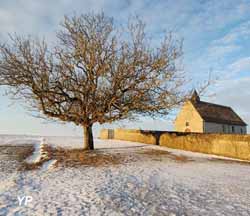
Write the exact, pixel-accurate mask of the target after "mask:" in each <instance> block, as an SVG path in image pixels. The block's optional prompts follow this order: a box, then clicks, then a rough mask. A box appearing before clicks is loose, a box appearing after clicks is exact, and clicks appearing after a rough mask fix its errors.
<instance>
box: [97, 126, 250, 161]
mask: <svg viewBox="0 0 250 216" xmlns="http://www.w3.org/2000/svg"><path fill="white" fill-rule="evenodd" d="M100 138H101V139H117V140H126V141H133V142H141V143H147V144H153V145H160V146H166V147H169V148H174V149H182V150H186V151H193V152H201V153H206V154H214V155H220V156H225V157H231V158H237V159H241V160H249V161H250V135H241V134H203V133H182V132H168V131H146V130H131V129H114V130H110V129H103V130H101V132H100Z"/></svg>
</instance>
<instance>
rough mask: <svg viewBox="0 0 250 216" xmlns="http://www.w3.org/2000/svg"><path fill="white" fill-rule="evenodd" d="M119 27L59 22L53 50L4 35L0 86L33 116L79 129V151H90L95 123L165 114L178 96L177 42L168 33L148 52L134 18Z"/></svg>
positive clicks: (103, 20)
mask: <svg viewBox="0 0 250 216" xmlns="http://www.w3.org/2000/svg"><path fill="white" fill-rule="evenodd" d="M119 29H120V28H117V27H116V25H115V24H114V22H113V19H112V18H109V17H107V16H105V15H104V14H87V15H82V16H79V17H77V16H73V17H65V18H64V21H63V23H62V30H61V31H59V32H58V33H57V38H58V41H57V45H56V46H55V47H54V48H53V49H49V48H48V46H47V44H46V43H45V41H44V40H43V41H42V40H36V39H33V38H31V37H20V36H17V35H14V36H10V39H11V41H10V42H9V43H7V44H2V45H1V47H0V53H1V59H0V85H4V86H7V87H8V90H9V91H8V93H10V94H11V95H13V96H14V98H15V99H21V100H24V101H25V103H28V105H29V106H30V107H32V108H33V110H36V111H38V114H40V113H42V114H43V116H45V117H49V118H53V119H57V120H61V121H64V122H73V123H75V124H76V125H80V126H82V127H83V129H84V149H94V145H93V135H92V126H93V124H94V123H96V122H99V123H100V124H102V123H110V122H113V121H117V120H121V119H126V118H131V119H133V118H135V117H137V116H140V115H150V116H152V117H154V116H159V115H167V114H168V113H169V111H170V110H171V109H173V108H175V107H176V106H177V105H179V104H180V103H181V102H183V100H184V99H185V93H184V92H183V85H184V79H183V73H182V71H181V70H178V69H177V67H176V63H177V62H178V61H179V60H180V57H181V56H182V43H181V41H177V40H175V39H174V38H173V37H172V35H171V34H168V35H166V37H165V38H164V39H163V41H162V42H161V44H160V45H159V47H158V48H154V47H153V46H152V45H151V43H150V40H149V39H148V37H147V34H146V33H145V25H144V24H143V23H142V22H141V21H140V20H139V19H135V21H133V22H129V24H128V26H127V27H126V29H125V28H124V29H123V31H119Z"/></svg>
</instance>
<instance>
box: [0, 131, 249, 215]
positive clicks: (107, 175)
mask: <svg viewBox="0 0 250 216" xmlns="http://www.w3.org/2000/svg"><path fill="white" fill-rule="evenodd" d="M95 143H96V148H97V150H96V151H95V152H94V153H89V154H90V155H91V157H97V158H98V157H101V156H105V157H106V158H108V157H110V158H112V159H115V161H117V163H107V164H105V163H104V164H98V165H94V164H93V165H91V164H87V165H86V164H85V165H80V166H68V165H65V164H64V163H61V162H58V161H57V160H56V159H54V158H53V159H51V160H48V161H46V162H45V163H44V164H43V165H42V166H41V167H39V168H38V169H34V170H29V171H18V167H19V166H20V163H21V162H22V160H25V161H26V162H27V163H33V162H35V161H38V160H40V159H41V158H42V157H47V154H46V152H44V150H43V148H42V147H43V144H48V145H50V146H53V147H58V146H60V147H63V148H68V149H73V148H80V147H81V145H82V140H81V138H77V137H76V138H73V137H45V138H44V139H42V138H41V137H34V136H33V137H32V136H9V135H1V136H0V215H1V216H2V215H22V216H23V215H31V216H36V215H39V216H46V215H66V216H71V215H74V216H75V215H94V216H97V215H157V216H158V215H213V216H214V215H250V164H248V163H244V162H240V161H235V160H230V159H227V158H222V157H216V156H208V155H204V154H199V153H191V152H185V151H180V150H173V149H168V148H164V147H159V146H151V145H144V144H140V143H131V142H125V141H115V140H112V141H103V140H95ZM18 146H19V147H18ZM32 146H34V147H33V148H34V152H33V155H31V156H29V157H28V158H24V159H23V158H20V157H17V155H15V153H13V152H16V151H17V150H18V151H20V150H23V149H25V147H27V151H28V147H29V148H31V147H32ZM86 157H87V155H86ZM82 160H83V161H84V158H82ZM24 196H26V197H27V196H28V197H29V198H30V197H32V200H28V201H29V202H27V203H26V204H27V205H24V204H25V202H22V203H21V205H19V204H20V203H19V200H18V199H21V198H22V197H24ZM23 201H25V198H24V199H23Z"/></svg>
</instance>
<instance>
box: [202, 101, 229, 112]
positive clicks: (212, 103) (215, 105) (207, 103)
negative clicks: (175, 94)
mask: <svg viewBox="0 0 250 216" xmlns="http://www.w3.org/2000/svg"><path fill="white" fill-rule="evenodd" d="M198 103H206V104H210V105H215V106H220V107H225V108H229V109H232V107H230V106H225V105H221V104H216V103H211V102H207V101H198ZM232 110H233V109H232Z"/></svg>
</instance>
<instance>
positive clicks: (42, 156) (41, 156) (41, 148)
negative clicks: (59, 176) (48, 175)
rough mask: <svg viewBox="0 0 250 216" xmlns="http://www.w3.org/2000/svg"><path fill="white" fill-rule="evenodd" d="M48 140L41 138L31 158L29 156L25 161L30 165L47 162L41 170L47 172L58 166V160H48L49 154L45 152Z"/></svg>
mask: <svg viewBox="0 0 250 216" xmlns="http://www.w3.org/2000/svg"><path fill="white" fill-rule="evenodd" d="M45 144H46V140H45V138H41V141H40V143H36V144H34V148H35V150H34V152H33V154H32V155H31V156H29V157H28V158H27V159H26V160H25V161H26V162H27V163H28V164H33V163H39V162H42V161H44V160H45V162H44V163H43V164H42V167H41V170H42V171H46V170H49V169H51V168H52V167H54V165H55V164H56V162H57V161H56V160H48V159H49V157H48V152H47V151H46V150H45Z"/></svg>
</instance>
